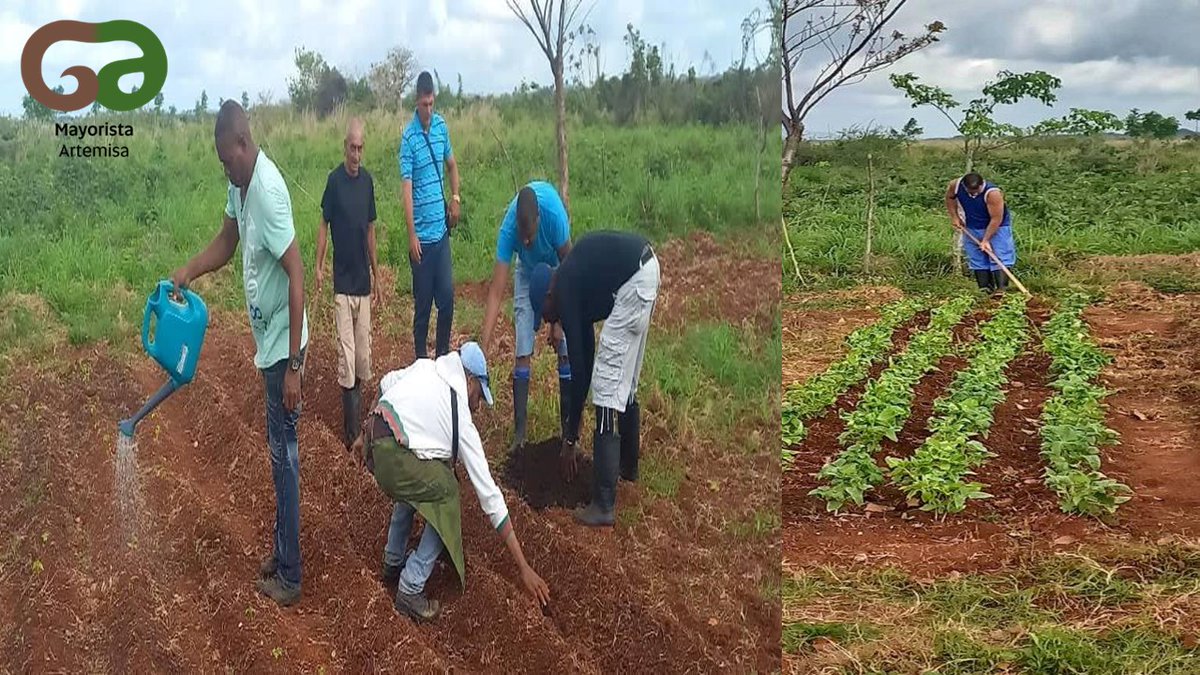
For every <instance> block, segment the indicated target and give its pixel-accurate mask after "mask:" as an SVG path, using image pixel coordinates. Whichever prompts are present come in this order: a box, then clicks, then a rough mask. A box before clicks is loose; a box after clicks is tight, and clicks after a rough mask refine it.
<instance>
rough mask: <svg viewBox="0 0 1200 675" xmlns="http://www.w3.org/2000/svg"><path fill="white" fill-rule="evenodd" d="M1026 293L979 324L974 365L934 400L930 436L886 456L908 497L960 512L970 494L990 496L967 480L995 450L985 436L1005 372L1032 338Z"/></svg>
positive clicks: (932, 507)
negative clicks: (902, 454) (906, 451)
mask: <svg viewBox="0 0 1200 675" xmlns="http://www.w3.org/2000/svg"><path fill="white" fill-rule="evenodd" d="M1025 308H1026V298H1025V296H1024V295H1015V294H1014V295H1010V296H1008V297H1007V298H1005V300H1004V302H1003V303H1002V304H1001V306H1000V308H999V309H998V310H997V312H996V314H995V316H993V317H992V318H991V319H990V320H988V321H987V322H986V323H984V324H983V325H982V326H980V328H979V336H980V338H981V340H980V341H979V342H977V343H975V346H974V347H973V348H972V349H971V351H970V356H969V358H970V365H969V366H967V367H966V368H964V369H963V370H960V371H959V372H958V374H957V375H955V377H954V381H953V382H952V383H951V384H950V387H949V389H947V390H946V393H945V394H943V395H942V396H940V397H939V398H938V399H937V400H936V401H934V403H933V414H932V415H931V416H930V419H929V424H928V429H929V431H930V432H931V433H930V436H929V437H928V438H927V439H926V440H925V442H924V443H923V444H921V447H919V448H917V450H916V452H914V453H913V455H912V456H911V457H908V458H904V459H901V458H898V457H888V458H887V463H888V466H889V467H890V471H889V476H890V478H891V480H892V482H893V483H894V484H895V485H896V486H897V487H899V488H900V490H902V491H903V492H904V496H905V497H906V498H907V499H908V500H909V502H910V503H919V504H920V505H921V510H923V511H933V512H934V513H938V514H947V513H957V512H959V511H962V510H963V509H964V508H966V506H967V500H970V499H986V498H988V497H991V495H990V494H988V493H986V492H984V491H983V488H984V485H983V484H982V483H978V482H974V481H969V480H967V478H968V477H969V476H973V475H974V472H973V471H972V469H975V468H977V467H979V466H981V465H982V464H983V463H984V461H986V460H987V458H988V457H990V456H991V454H992V453H991V452H990V451H989V450H988V449H987V448H986V447H985V446H984V445H983V443H982V442H980V441H979V440H978V439H979V438H985V439H986V438H987V435H988V430H989V429H991V426H992V422H993V419H994V411H995V408H996V406H997V405H999V404H1000V402H1002V401H1003V400H1004V397H1005V391H1004V385H1005V384H1007V383H1008V379H1007V378H1006V377H1005V375H1004V371H1005V369H1006V368H1007V367H1008V364H1009V362H1010V361H1012V360H1013V359H1015V358H1016V357H1017V355H1019V354H1020V353H1021V352H1022V351H1024V348H1025V343H1026V341H1027V340H1028V339H1029V328H1028V321H1027V320H1026V318H1025Z"/></svg>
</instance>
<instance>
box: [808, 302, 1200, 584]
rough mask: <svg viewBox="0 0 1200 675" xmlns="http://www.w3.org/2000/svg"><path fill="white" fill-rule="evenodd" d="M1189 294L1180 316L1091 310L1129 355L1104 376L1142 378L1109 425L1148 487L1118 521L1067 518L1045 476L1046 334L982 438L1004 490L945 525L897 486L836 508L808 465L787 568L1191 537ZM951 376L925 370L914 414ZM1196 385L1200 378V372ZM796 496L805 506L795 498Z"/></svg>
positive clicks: (1195, 347)
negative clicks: (865, 506) (868, 500)
mask: <svg viewBox="0 0 1200 675" xmlns="http://www.w3.org/2000/svg"><path fill="white" fill-rule="evenodd" d="M1181 302H1182V301H1179V300H1177V301H1176V306H1174V307H1171V308H1170V311H1164V308H1159V310H1158V311H1157V313H1154V314H1153V315H1147V314H1135V315H1132V316H1131V315H1130V313H1129V312H1130V310H1129V309H1128V308H1127V307H1123V306H1122V307H1114V306H1111V305H1107V304H1105V305H1100V306H1099V307H1097V308H1094V309H1092V310H1089V312H1088V319H1089V321H1090V323H1091V324H1092V327H1093V331H1094V333H1095V335H1096V336H1097V338H1098V339H1099V340H1100V341H1101V344H1102V345H1103V346H1105V347H1106V348H1108V349H1113V350H1115V351H1116V353H1117V362H1116V364H1115V365H1114V366H1113V367H1112V368H1110V369H1109V371H1108V372H1107V373H1106V376H1107V377H1108V378H1109V379H1110V380H1116V381H1119V382H1126V383H1128V384H1130V385H1131V388H1129V389H1119V390H1118V391H1117V392H1116V393H1115V394H1114V395H1113V396H1111V397H1110V398H1109V399H1108V404H1109V407H1110V414H1109V418H1108V424H1109V425H1110V426H1112V427H1114V428H1115V429H1117V430H1118V431H1119V432H1120V433H1121V445H1119V446H1117V447H1114V448H1106V449H1103V450H1102V451H1101V456H1102V459H1103V466H1102V470H1103V471H1105V472H1106V473H1107V474H1108V475H1110V476H1112V477H1114V478H1117V479H1119V480H1122V481H1124V482H1126V483H1127V484H1128V485H1130V487H1131V488H1133V489H1134V491H1135V492H1136V493H1137V496H1136V497H1135V498H1134V499H1133V500H1132V501H1130V502H1128V503H1126V504H1124V505H1122V507H1121V508H1120V509H1119V510H1118V513H1117V516H1116V518H1115V519H1110V520H1109V522H1102V521H1100V520H1097V519H1091V518H1085V517H1080V516H1069V515H1067V514H1064V513H1062V512H1061V511H1060V510H1059V508H1058V505H1057V499H1056V497H1055V495H1054V494H1053V493H1051V492H1050V491H1049V490H1048V489H1047V488H1046V487H1045V485H1044V483H1043V482H1042V471H1043V467H1044V464H1043V462H1042V460H1041V457H1040V456H1039V454H1038V451H1039V448H1040V437H1039V436H1038V432H1037V430H1038V428H1039V427H1040V422H1039V417H1040V415H1041V411H1042V406H1043V405H1044V403H1045V401H1046V400H1047V399H1048V398H1049V397H1050V396H1051V395H1052V394H1053V390H1052V389H1050V387H1049V381H1048V378H1049V364H1050V360H1049V357H1048V356H1047V355H1046V354H1045V353H1044V352H1043V351H1042V350H1041V349H1040V338H1039V336H1038V335H1037V334H1036V333H1034V335H1033V336H1032V337H1031V348H1030V349H1029V350H1027V351H1026V352H1025V353H1024V354H1022V355H1021V356H1019V357H1018V358H1017V359H1015V360H1014V361H1013V362H1012V363H1011V364H1010V365H1009V369H1008V372H1007V376H1008V378H1009V385H1008V395H1007V396H1006V398H1005V400H1004V401H1003V402H1002V403H1001V404H1000V405H999V406H998V407H997V409H996V411H995V421H994V423H993V426H992V430H991V433H990V435H989V437H988V438H987V439H985V440H984V444H985V445H986V446H987V447H988V449H989V450H991V451H992V452H993V453H995V456H994V457H992V458H991V459H989V460H988V462H987V463H985V464H984V465H983V466H982V467H981V468H979V469H978V471H977V475H976V479H977V480H979V481H980V482H982V483H984V484H985V485H986V486H987V487H986V488H985V490H986V491H987V492H989V493H991V494H992V495H994V496H993V498H991V499H985V500H977V501H973V502H971V503H970V504H969V505H968V507H967V509H966V510H965V511H964V512H962V513H959V514H954V515H949V516H947V517H945V518H944V519H939V518H936V517H934V516H932V515H931V514H928V513H924V512H921V511H919V510H917V509H910V508H908V507H907V505H905V504H903V503H901V501H900V499H899V492H898V491H895V490H883V491H881V493H880V495H881V498H880V499H879V501H880V502H881V503H880V504H878V505H877V506H875V507H872V508H871V509H870V510H863V511H856V512H849V513H843V514H842V515H833V514H828V513H827V512H826V511H825V508H824V504H823V503H822V502H821V501H820V500H819V499H816V498H813V497H809V496H808V495H807V492H808V490H810V489H812V487H815V486H816V482H815V479H814V477H812V476H811V475H808V473H810V472H815V470H816V469H813V468H812V466H813V465H815V466H816V468H817V469H819V467H820V464H821V463H822V462H809V463H808V464H807V465H805V466H802V465H801V464H799V463H798V464H797V470H795V471H790V472H788V473H787V475H785V477H784V495H785V497H784V500H785V516H784V520H785V524H784V560H785V565H787V566H794V567H806V566H811V565H824V564H836V565H851V566H852V565H871V566H875V565H897V566H900V567H902V568H904V569H906V570H908V571H909V572H910V573H912V574H915V575H917V576H922V575H927V576H930V577H932V576H936V575H940V574H944V573H947V572H949V571H959V572H971V571H986V570H994V569H998V568H1001V567H1004V566H1006V565H1007V564H1010V563H1012V562H1014V561H1017V560H1020V559H1024V558H1026V557H1028V556H1029V555H1030V554H1033V553H1035V552H1037V551H1045V550H1051V549H1057V550H1064V549H1071V548H1075V547H1077V546H1079V545H1082V544H1085V543H1094V542H1106V541H1111V540H1113V539H1139V540H1149V541H1154V540H1157V539H1159V538H1161V537H1163V536H1166V535H1170V534H1182V535H1189V536H1190V535H1193V534H1194V533H1196V532H1197V531H1198V530H1200V525H1198V524H1197V522H1196V519H1195V518H1194V514H1195V510H1194V509H1195V507H1196V506H1197V505H1200V496H1198V495H1200V490H1198V489H1197V486H1196V485H1195V482H1194V481H1192V480H1190V479H1191V478H1192V477H1194V476H1195V475H1196V471H1197V470H1200V460H1198V453H1196V452H1195V447H1196V444H1195V443H1194V442H1193V439H1195V437H1196V435H1195V432H1196V428H1197V421H1196V418H1195V416H1194V414H1193V413H1191V412H1190V410H1189V409H1188V407H1187V405H1186V404H1187V403H1188V402H1189V399H1188V398H1187V397H1188V392H1190V391H1200V388H1198V389H1195V390H1193V389H1190V388H1189V387H1187V386H1183V384H1184V383H1183V382H1182V381H1179V380H1177V381H1175V382H1172V379H1171V376H1172V375H1175V374H1176V373H1177V372H1178V371H1179V370H1182V369H1183V368H1184V364H1185V363H1186V364H1189V365H1190V366H1192V367H1194V366H1195V365H1197V363H1196V360H1197V355H1198V354H1200V339H1197V338H1198V337H1200V330H1198V329H1197V328H1198V327H1200V324H1196V325H1193V324H1195V322H1194V320H1191V319H1188V318H1187V317H1189V316H1192V317H1194V316H1200V314H1197V312H1196V310H1197V309H1200V299H1195V298H1193V299H1191V300H1190V303H1191V308H1190V314H1189V313H1188V312H1187V311H1183V310H1184V309H1185V308H1184V307H1182V306H1181ZM1139 311H1145V310H1139ZM1177 312H1178V313H1177ZM1030 317H1031V319H1032V320H1033V321H1034V322H1035V323H1036V324H1038V325H1040V324H1041V323H1043V322H1044V321H1045V320H1046V319H1047V318H1048V317H1049V311H1048V310H1047V308H1046V307H1045V306H1044V305H1042V304H1041V303H1040V302H1035V303H1033V305H1032V306H1031V309H1030ZM1148 334H1149V335H1148ZM1172 349H1173V350H1174V351H1172ZM1131 354H1137V355H1138V357H1134V356H1131ZM1168 364H1170V365H1168ZM959 365H961V364H959ZM1193 372H1194V371H1193ZM948 376H952V373H940V374H936V375H935V376H934V377H932V378H926V379H927V380H930V381H931V382H930V383H929V384H928V385H927V383H926V382H924V381H923V382H922V383H921V385H920V386H919V387H918V391H917V394H918V395H917V400H916V402H915V404H914V410H915V411H916V414H915V415H914V417H920V416H921V415H922V414H924V415H925V416H927V412H926V413H922V411H925V410H927V408H928V406H929V405H930V404H931V400H930V397H931V396H936V392H937V391H938V381H939V380H941V379H945V378H946V377H948ZM1187 381H1188V382H1191V379H1190V376H1189V379H1188V380H1187ZM1173 385H1177V386H1173ZM1110 386H1111V385H1110ZM1133 386H1136V390H1134V389H1133ZM1193 409H1194V406H1193ZM1135 410H1136V411H1137V414H1135V413H1134V412H1132V411H1135ZM1121 411H1125V413H1124V414H1123V413H1122V412H1121ZM1149 411H1154V412H1153V413H1151V412H1149ZM1152 414H1153V415H1154V416H1155V417H1151V415H1152ZM1139 415H1140V416H1145V417H1147V418H1148V419H1147V420H1142V419H1141V418H1140V416H1139ZM1155 418H1157V420H1156V419H1155ZM1156 421H1157V423H1155V422H1156ZM816 428H817V426H816V425H814V429H816ZM908 430H909V425H906V436H905V438H902V440H901V443H900V444H899V451H900V452H904V451H905V449H906V448H907V447H908V446H909V445H910V444H911V443H913V442H915V441H917V440H918V439H919V434H917V435H915V436H914V437H911V438H909V437H907V431H908ZM831 443H832V445H831ZM805 447H811V448H812V451H811V452H809V453H806V454H808V455H811V456H814V457H817V456H826V455H831V454H833V452H834V450H835V449H836V438H835V437H830V436H828V435H827V434H817V435H813V434H810V436H809V438H808V439H806V444H805ZM797 499H798V500H799V503H797V504H789V503H788V502H789V501H796V500H797ZM1189 510H1190V511H1189ZM1189 513H1190V517H1189Z"/></svg>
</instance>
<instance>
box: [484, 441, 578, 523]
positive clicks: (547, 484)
mask: <svg viewBox="0 0 1200 675" xmlns="http://www.w3.org/2000/svg"><path fill="white" fill-rule="evenodd" d="M561 445H562V440H561V439H558V438H551V439H549V440H546V441H542V442H541V443H537V444H526V445H525V447H524V448H521V449H520V450H517V451H516V452H515V453H513V454H512V455H509V457H508V460H507V461H506V462H505V465H504V480H505V482H507V483H508V484H509V485H510V486H512V488H513V489H514V490H516V491H517V493H518V494H520V495H521V498H522V499H524V500H525V503H527V504H529V505H530V506H531V507H533V508H534V509H535V510H538V511H540V510H542V509H545V508H547V507H551V506H558V507H562V508H568V509H571V508H575V507H576V506H583V505H586V504H587V503H588V502H589V501H591V498H592V459H591V458H590V457H585V456H582V455H581V456H579V457H578V459H577V464H576V474H575V478H574V480H572V481H571V482H569V483H568V482H566V481H564V480H563V477H562V474H561V473H560V472H559V468H558V456H559V448H560V447H561Z"/></svg>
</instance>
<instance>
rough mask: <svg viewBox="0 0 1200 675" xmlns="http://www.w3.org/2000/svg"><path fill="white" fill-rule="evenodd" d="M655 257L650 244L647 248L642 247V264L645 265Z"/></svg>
mask: <svg viewBox="0 0 1200 675" xmlns="http://www.w3.org/2000/svg"><path fill="white" fill-rule="evenodd" d="M653 257H654V249H652V248H650V244H646V248H644V249H642V259H641V261H640V264H641V265H643V266H644V265H645V264H646V263H648V262H650V259H651V258H653Z"/></svg>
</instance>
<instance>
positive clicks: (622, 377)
mask: <svg viewBox="0 0 1200 675" xmlns="http://www.w3.org/2000/svg"><path fill="white" fill-rule="evenodd" d="M658 273H659V270H658V258H657V257H655V255H654V250H653V249H652V248H651V247H650V243H649V242H648V241H646V238H645V237H642V236H640V235H637V234H630V233H625V232H592V233H589V234H587V235H584V236H583V237H581V238H580V239H579V240H578V241H576V242H575V245H574V246H572V247H571V254H570V255H568V256H567V259H566V260H564V261H563V263H562V264H561V265H559V266H558V269H557V270H554V271H551V269H550V267H549V265H546V264H545V263H541V264H539V265H538V266H537V267H536V268H534V271H533V273H532V275H531V277H532V278H531V279H530V293H529V295H530V302H531V303H533V304H534V307H533V311H534V315H535V316H541V317H542V318H543V319H544V320H545V321H546V323H547V324H550V325H551V328H550V329H549V334H550V339H551V340H553V336H554V332H555V331H554V328H553V325H554V324H558V325H560V326H561V327H562V332H563V333H564V334H565V336H566V340H567V355H568V358H569V359H570V362H571V375H572V380H571V385H572V389H571V396H570V402H571V406H570V410H569V411H568V413H567V421H566V424H565V425H564V429H565V431H564V434H565V435H564V437H563V445H562V450H561V453H560V461H561V464H562V469H563V473H564V474H565V477H566V478H567V479H568V480H570V479H571V478H573V477H574V475H575V445H576V442H577V441H578V439H579V424H580V421H581V418H582V417H583V402H584V401H585V400H586V398H587V394H588V390H589V389H591V391H592V404H593V405H595V406H596V429H595V433H594V435H593V438H592V444H593V445H592V467H593V472H594V475H593V478H592V503H591V504H589V505H588V506H587V507H585V508H581V509H578V510H577V511H575V519H576V520H578V521H579V522H581V523H583V524H584V525H590V526H610V525H612V524H613V511H614V508H615V506H616V500H617V475H618V471H619V473H620V476H621V478H624V479H625V480H629V481H635V480H637V465H638V453H639V449H638V445H639V440H640V439H639V433H640V426H641V423H640V409H639V407H638V403H637V385H638V376H639V375H640V373H641V371H642V361H643V360H644V358H645V356H646V336H647V335H648V334H649V331H650V315H651V313H652V312H653V311H654V302H655V300H657V299H658ZM597 321H604V327H603V328H601V329H600V344H599V348H597V346H596V344H595V342H596V339H595V337H594V333H593V331H594V328H593V325H594V324H595V322H597Z"/></svg>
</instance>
